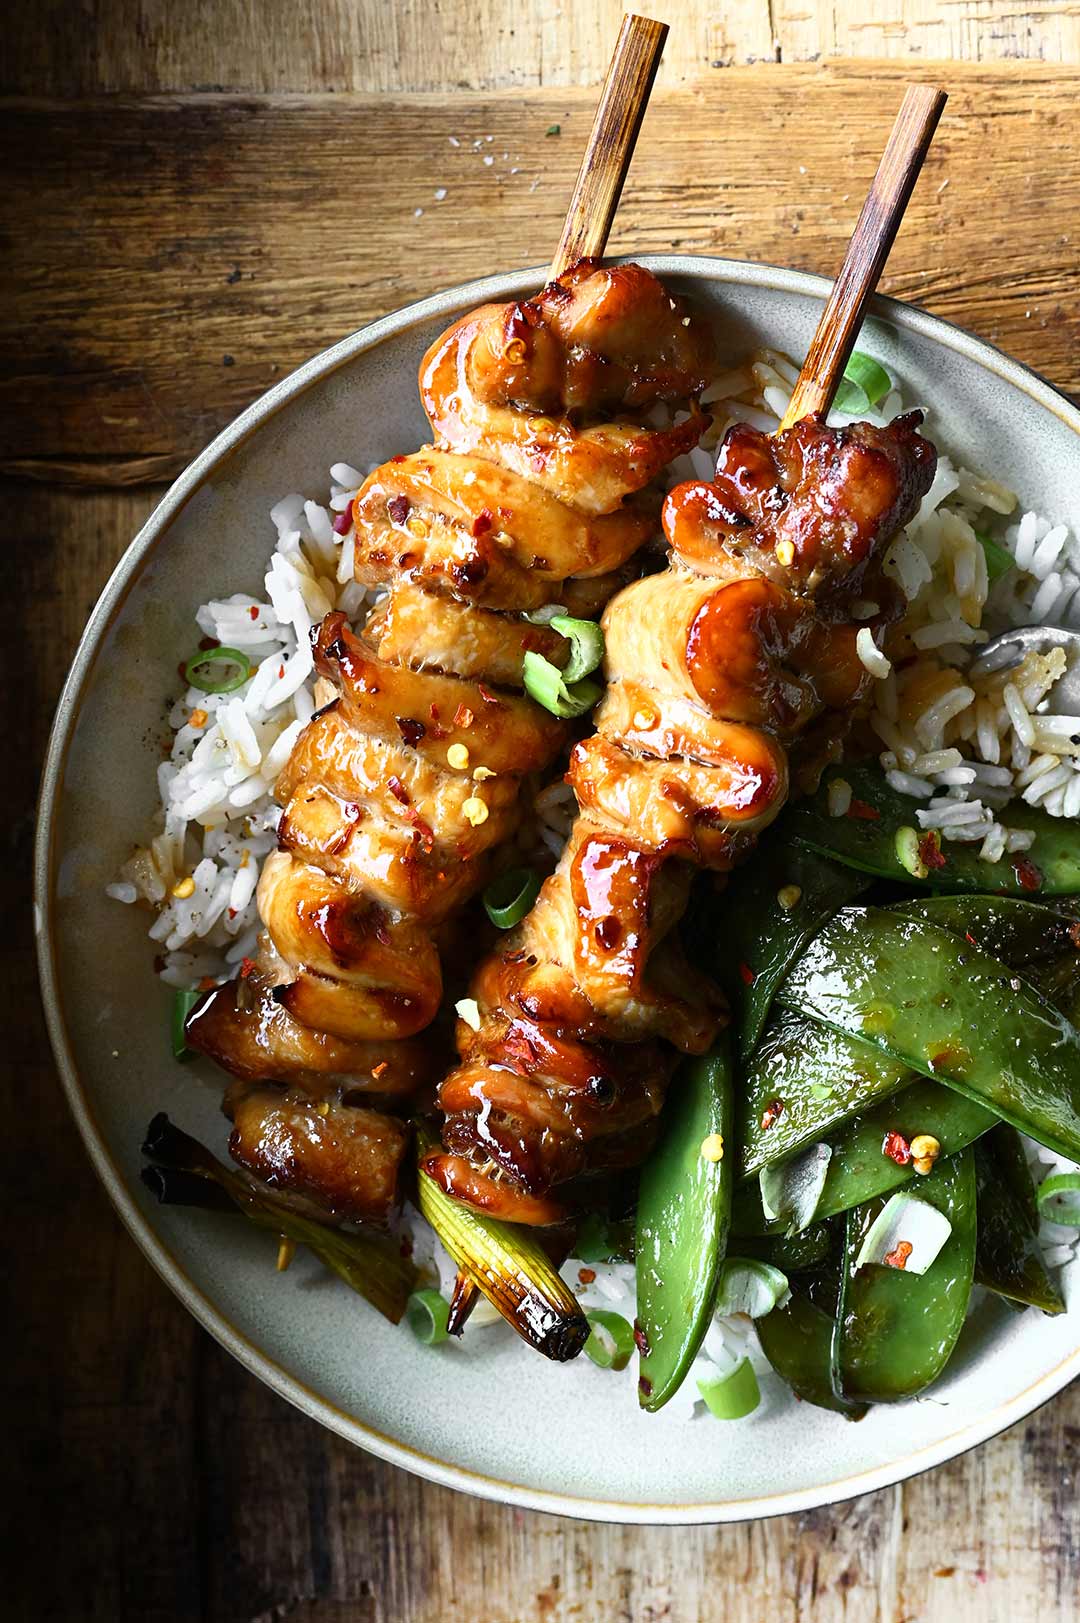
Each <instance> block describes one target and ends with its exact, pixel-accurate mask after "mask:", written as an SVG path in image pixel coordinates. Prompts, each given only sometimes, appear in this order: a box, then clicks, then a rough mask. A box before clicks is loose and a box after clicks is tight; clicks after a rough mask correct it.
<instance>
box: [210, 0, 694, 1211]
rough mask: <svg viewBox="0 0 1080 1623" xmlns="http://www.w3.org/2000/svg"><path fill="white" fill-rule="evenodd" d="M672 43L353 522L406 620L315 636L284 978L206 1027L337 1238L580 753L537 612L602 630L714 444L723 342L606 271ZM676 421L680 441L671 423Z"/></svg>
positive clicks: (442, 358)
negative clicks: (471, 949)
mask: <svg viewBox="0 0 1080 1623" xmlns="http://www.w3.org/2000/svg"><path fill="white" fill-rule="evenodd" d="M665 34H666V29H665V28H664V27H663V26H662V25H660V24H654V23H650V22H648V21H647V20H646V19H641V18H637V19H635V18H630V19H628V20H627V23H626V24H625V25H624V29H623V34H622V36H621V38H620V48H619V50H618V51H617V53H616V58H615V61H614V63H613V65H612V70H611V73H610V74H609V79H608V83H607V85H606V87H605V92H604V96H603V99H602V101H601V105H600V109H599V111H598V115H597V122H596V127H595V128H594V132H593V139H592V142H591V143H590V149H589V154H587V155H586V162H585V164H584V165H583V169H582V175H581V176H580V177H579V182H578V187H577V190H576V192H575V198H574V203H573V205H572V208H571V212H570V216H569V217H568V222H567V227H566V229H565V230H564V233H563V239H562V243H561V246H560V252H559V256H558V258H557V260H556V267H555V268H556V270H557V272H558V279H556V280H552V281H551V282H549V283H548V285H547V286H546V287H545V288H544V289H543V291H542V292H541V293H540V294H539V295H538V296H537V297H536V298H535V299H531V300H527V301H518V302H514V303H511V304H507V305H487V306H484V307H483V308H481V309H479V310H477V311H474V312H473V313H472V314H470V315H468V316H465V317H463V318H462V319H461V320H459V321H458V322H456V323H455V324H454V325H453V326H452V327H451V328H450V330H449V331H448V332H447V333H446V334H444V335H443V337H442V338H441V339H439V340H438V341H437V342H436V343H435V344H434V345H433V346H432V348H431V349H430V350H429V352H428V354H427V355H426V356H425V357H424V361H423V363H422V366H421V373H420V387H421V395H422V399H423V402H424V406H425V410H426V412H427V415H428V417H429V420H430V422H431V425H432V430H433V434H434V443H433V444H432V445H429V446H427V447H425V448H423V449H422V450H420V451H418V452H416V453H413V454H412V455H409V456H398V457H394V458H393V459H392V460H391V461H389V462H387V463H385V464H384V465H383V466H382V467H380V468H378V469H376V470H375V472H374V473H372V474H371V475H370V476H369V477H368V479H367V480H366V481H365V483H364V485H363V487H362V488H361V490H360V491H359V493H358V495H357V497H356V500H355V503H354V507H353V519H354V529H355V534H354V537H353V539H352V542H351V545H352V550H353V557H354V569H355V576H356V579H357V580H359V581H361V582H363V583H364V584H365V585H367V586H368V587H372V588H378V589H380V590H381V591H383V593H384V595H383V597H382V598H381V600H380V601H379V603H378V606H377V607H376V609H375V610H374V612H373V613H372V615H371V616H370V618H369V619H368V621H367V622H366V624H365V625H364V627H363V628H362V630H361V631H360V632H359V633H356V632H354V631H353V630H352V629H351V628H350V627H349V625H348V623H347V621H346V618H345V616H344V615H342V614H340V613H334V614H331V615H329V616H327V618H326V619H325V620H324V621H323V622H322V624H321V625H320V626H319V627H318V628H317V632H316V633H315V634H314V637H313V644H314V652H315V664H316V669H317V671H318V673H319V675H320V677H321V678H322V679H323V681H324V682H325V684H326V685H327V693H328V695H329V702H327V703H325V704H324V706H323V708H322V709H321V710H320V711H319V712H318V713H317V714H316V715H315V716H314V717H313V718H312V720H311V722H310V723H309V724H308V726H307V727H306V728H305V730H304V732H303V733H302V734H301V736H300V738H299V739H298V740H297V743H296V745H295V747H294V749H293V753H292V755H291V757H290V760H289V762H288V763H287V765H286V767H285V769H284V772H283V773H282V775H281V778H280V779H279V782H278V785H277V796H278V799H279V801H280V802H281V804H282V806H283V812H282V816H281V821H280V824H279V828H278V850H277V851H276V852H275V853H274V854H273V855H271V856H270V857H269V858H268V859H267V861H266V863H265V864H264V868H263V872H262V875H261V878H260V882H259V889H258V902H259V912H260V917H261V919H262V922H263V925H264V934H263V937H262V941H261V946H260V951H259V956H258V959H257V961H256V962H255V963H254V964H253V965H250V966H246V967H247V969H248V973H247V974H246V975H244V976H242V977H241V978H240V979H239V980H238V981H235V982H231V983H229V984H228V985H226V986H222V987H220V988H218V989H217V990H215V991H214V992H212V993H211V994H210V995H209V996H208V997H206V998H205V999H204V1000H203V1001H202V1002H201V1003H200V1004H199V1005H198V1006H197V1007H196V1008H195V1010H194V1011H193V1013H192V1015H191V1016H190V1018H189V1020H188V1023H187V1039H188V1042H189V1044H190V1046H191V1047H193V1048H195V1049H198V1050H200V1051H202V1052H203V1053H206V1054H208V1055H209V1056H210V1057H212V1058H213V1059H215V1060H216V1061H217V1062H218V1063H219V1064H220V1065H222V1066H223V1067H224V1068H225V1069H226V1070H227V1071H229V1072H231V1073H232V1075H233V1076H234V1077H235V1078H236V1079H237V1080H236V1082H234V1084H233V1085H232V1086H231V1087H230V1089H229V1090H228V1092H227V1094H226V1100H225V1108H226V1111H227V1113H228V1114H230V1115H231V1117H232V1119H233V1123H234V1130H233V1134H232V1139H231V1142H230V1149H231V1152H232V1154H233V1156H234V1157H235V1158H236V1159H237V1160H238V1161H239V1162H241V1163H242V1164H243V1165H244V1166H245V1167H247V1168H248V1169H249V1170H250V1171H251V1172H253V1173H255V1174H256V1175H257V1176H259V1177H261V1178H265V1179H268V1180H270V1181H271V1182H272V1183H274V1184H275V1185H276V1186H277V1187H280V1188H283V1189H285V1190H286V1191H290V1192H292V1193H295V1194H296V1195H298V1196H302V1197H304V1198H305V1199H307V1200H309V1201H314V1202H315V1203H316V1204H321V1205H322V1206H323V1207H324V1208H325V1209H326V1210H327V1211H328V1212H330V1213H332V1214H333V1215H334V1216H336V1217H344V1218H352V1219H364V1220H372V1219H376V1220H377V1219H379V1218H385V1216H386V1215H388V1213H389V1211H390V1209H391V1207H392V1205H393V1202H394V1199H395V1194H396V1190H397V1185H398V1172H399V1169H400V1166H401V1162H402V1159H403V1157H404V1154H405V1151H406V1147H407V1143H408V1137H409V1134H408V1129H407V1126H406V1124H405V1122H404V1121H402V1120H401V1118H400V1116H398V1115H397V1114H396V1113H395V1109H400V1108H401V1107H402V1106H403V1105H406V1104H407V1102H408V1101H409V1100H410V1099H412V1098H414V1097H415V1096H416V1094H417V1092H418V1091H419V1090H420V1089H421V1088H422V1087H423V1086H424V1085H425V1081H426V1080H427V1079H428V1078H429V1076H430V1074H431V1069H432V1051H431V1047H430V1045H429V1044H428V1042H427V1040H426V1039H425V1037H424V1036H423V1035H422V1034H423V1033H424V1032H425V1030H426V1028H427V1027H428V1026H429V1025H430V1023H431V1021H432V1020H433V1018H434V1017H435V1015H436V1013H437V1011H438V1009H439V1005H440V1002H441V998H442V975H441V966H440V945H441V944H443V943H445V942H447V941H449V940H450V931H451V929H452V926H453V923H454V918H455V915H456V914H458V913H459V912H460V909H461V907H462V905H463V904H464V903H465V902H466V901H467V900H468V898H469V897H471V896H472V895H473V894H474V893H475V892H476V890H477V889H478V888H479V887H480V886H481V885H482V884H483V883H484V881H485V879H486V877H487V874H488V871H489V859H490V856H491V854H492V852H493V851H494V850H495V848H496V847H497V846H498V845H499V844H500V843H502V842H504V841H505V840H507V839H508V838H509V837H510V836H511V835H512V833H513V832H514V830H515V828H516V826H517V824H518V822H519V821H520V817H521V800H522V777H523V775H525V774H526V773H530V772H535V771H540V770H543V769H544V768H545V767H547V766H548V765H550V763H551V762H552V760H553V759H554V758H555V756H556V755H557V753H558V751H559V749H560V748H561V747H562V745H563V743H564V741H565V738H566V727H565V724H564V722H562V721H560V720H559V719H557V718H556V717H555V716H553V715H552V714H550V713H549V712H548V711H546V710H544V709H543V708H541V707H540V706H539V705H538V704H537V703H535V702H534V700H533V699H532V698H531V697H529V696H528V695H527V694H526V693H524V692H523V691H522V686H523V667H524V664H525V659H526V655H528V654H530V653H534V654H536V653H539V654H541V655H542V656H544V657H545V658H546V659H547V660H549V661H550V662H551V663H552V665H554V666H556V667H557V666H558V665H560V664H565V661H566V658H567V652H568V644H567V643H566V641H565V640H564V639H563V638H562V637H560V636H559V635H558V634H557V633H556V632H555V631H553V630H551V629H550V628H548V627H545V626H537V625H535V624H532V623H530V621H529V620H527V619H526V618H525V617H524V613H525V612H527V611H533V610H535V609H537V608H538V607H540V606H541V605H543V604H545V603H547V602H549V601H551V600H552V599H553V598H558V599H559V601H560V602H561V603H562V604H563V605H565V607H566V609H567V611H568V613H569V614H570V615H571V616H589V615H592V614H595V613H596V612H597V611H598V610H599V609H600V608H601V607H602V606H603V604H604V602H605V601H606V599H607V597H608V596H610V594H611V591H612V590H613V589H614V588H615V586H616V585H619V584H622V582H623V581H624V580H625V579H626V578H627V570H628V566H629V565H630V560H631V559H632V558H633V555H634V554H635V553H636V552H637V551H638V549H639V548H640V547H641V545H642V544H643V543H644V542H645V541H646V540H647V539H649V538H650V537H651V536H652V535H653V534H655V533H656V531H657V530H658V516H659V507H660V501H661V495H660V492H659V490H658V489H657V488H652V489H650V486H654V481H655V479H656V476H657V474H658V473H660V472H661V471H662V469H663V468H664V466H665V465H666V464H667V463H668V462H669V461H670V460H671V459H672V458H673V457H675V456H676V455H678V454H679V453H680V452H682V451H685V450H687V449H689V448H690V446H692V445H693V444H695V443H696V441H697V439H698V438H699V437H700V433H701V431H702V429H703V427H704V426H705V424H706V422H707V418H706V417H705V415H704V414H702V413H701V412H700V411H699V409H698V408H697V404H696V397H697V395H698V393H699V392H700V390H701V389H702V388H703V386H704V384H705V382H706V380H707V377H708V373H709V354H708V350H709V345H708V338H707V334H706V332H705V330H704V328H703V327H702V325H701V323H700V322H699V321H698V319H697V318H696V317H694V316H693V315H692V314H691V313H690V312H688V311H687V309H686V308H685V307H684V306H683V304H682V302H681V301H679V300H678V299H676V298H674V297H672V296H670V295H669V294H668V293H667V291H666V290H665V289H664V288H663V287H662V285H661V284H660V282H659V281H658V280H657V279H656V278H655V277H654V276H652V275H651V273H650V272H648V271H645V270H642V269H641V268H640V267H638V266H635V265H620V266H615V267H610V268H604V267H601V266H600V265H599V264H598V263H597V260H596V257H595V256H596V255H598V254H599V253H600V252H602V249H603V246H604V243H605V241H606V236H607V231H608V229H609V227H610V223H611V217H612V214H613V212H614V207H615V203H616V202H617V199H618V194H619V189H620V187H621V184H622V178H623V176H624V175H625V172H626V168H627V165H628V164H629V160H630V153H631V150H632V146H633V140H634V137H635V135H636V132H637V128H638V126H639V125H640V121H641V116H642V113H643V110H644V101H645V97H646V96H647V93H648V88H649V85H650V84H651V81H652V76H653V73H654V72H655V67H656V62H657V60H658V57H659V52H660V48H661V46H662V43H663V37H664V35H665ZM598 153H599V154H602V157H603V161H602V162H601V161H600V158H599V157H598ZM590 155H591V162H590ZM594 196H595V197H596V198H597V199H598V206H597V208H596V209H595V210H594V209H592V207H591V203H592V199H593V198H594ZM579 253H585V254H586V255H589V256H591V257H586V258H584V259H581V258H578V257H576V256H577V255H578V254H579ZM571 255H573V256H575V257H574V258H573V260H572V261H571V259H570V258H569V256H571ZM660 403H667V404H668V405H670V406H671V407H672V408H674V407H676V406H681V407H683V408H685V414H684V418H683V420H682V421H680V422H678V423H677V424H675V423H673V424H671V425H669V426H666V427H657V426H655V424H654V423H653V422H652V421H650V420H647V419H648V418H649V417H650V414H651V413H652V412H653V411H654V409H655V407H656V406H657V405H658V404H660ZM673 414H674V412H672V415H673ZM373 1106H377V1108H373Z"/></svg>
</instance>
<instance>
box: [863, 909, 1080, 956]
mask: <svg viewBox="0 0 1080 1623" xmlns="http://www.w3.org/2000/svg"><path fill="white" fill-rule="evenodd" d="M889 911H890V912H891V913H902V914H903V915H904V917H905V918H909V919H923V920H925V922H926V923H927V924H936V925H938V926H939V928H940V929H942V930H951V931H952V933H953V935H958V936H963V937H964V939H965V940H966V941H967V942H968V943H969V945H971V946H975V947H981V948H982V950H983V952H988V953H989V954H990V956H991V958H1000V959H1001V961H1002V963H1004V964H1009V965H1011V966H1012V968H1013V969H1021V968H1023V967H1024V966H1025V965H1028V964H1033V963H1038V962H1041V961H1042V960H1043V959H1046V958H1054V957H1058V956H1059V955H1062V954H1066V955H1067V954H1069V953H1071V955H1072V958H1073V960H1075V961H1076V963H1077V964H1080V953H1078V952H1077V944H1076V941H1075V940H1074V938H1073V934H1072V932H1073V931H1074V930H1075V929H1076V925H1077V920H1078V919H1080V908H1078V907H1077V905H1076V902H1075V901H1074V900H1073V899H1072V898H1071V897H1070V898H1068V899H1066V898H1062V900H1061V901H1052V902H1029V901H1025V900H1022V899H1021V898H1020V897H1018V896H920V897H918V898H917V899H915V900H911V901H904V902H895V903H893V905H892V907H890V909H889Z"/></svg>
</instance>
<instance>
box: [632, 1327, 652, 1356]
mask: <svg viewBox="0 0 1080 1623" xmlns="http://www.w3.org/2000/svg"><path fill="white" fill-rule="evenodd" d="M634 1346H635V1347H636V1348H637V1350H638V1352H639V1353H640V1354H641V1356H642V1358H648V1356H649V1353H650V1352H651V1351H652V1349H651V1347H650V1346H649V1338H648V1336H647V1335H646V1333H645V1331H644V1329H643V1328H642V1326H641V1324H640V1323H639V1322H638V1320H637V1319H635V1320H634Z"/></svg>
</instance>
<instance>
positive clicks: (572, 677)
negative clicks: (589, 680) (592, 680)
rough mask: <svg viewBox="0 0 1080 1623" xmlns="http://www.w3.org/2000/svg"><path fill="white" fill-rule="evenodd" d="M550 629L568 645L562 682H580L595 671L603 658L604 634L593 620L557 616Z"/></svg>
mask: <svg viewBox="0 0 1080 1623" xmlns="http://www.w3.org/2000/svg"><path fill="white" fill-rule="evenodd" d="M551 629H552V631H557V632H558V633H559V636H560V637H565V638H566V640H567V642H568V643H569V644H570V658H569V659H568V660H567V662H566V665H565V666H564V667H563V672H562V679H563V681H564V682H566V683H572V682H580V680H581V678H582V677H583V676H588V675H589V673H590V671H595V670H596V668H597V666H598V665H599V664H600V663H601V661H602V660H603V657H604V633H603V632H602V631H601V630H600V627H599V626H598V625H597V623H596V621H595V620H575V619H574V618H573V617H572V616H571V615H569V614H557V615H556V616H555V617H554V619H553V620H552V622H551Z"/></svg>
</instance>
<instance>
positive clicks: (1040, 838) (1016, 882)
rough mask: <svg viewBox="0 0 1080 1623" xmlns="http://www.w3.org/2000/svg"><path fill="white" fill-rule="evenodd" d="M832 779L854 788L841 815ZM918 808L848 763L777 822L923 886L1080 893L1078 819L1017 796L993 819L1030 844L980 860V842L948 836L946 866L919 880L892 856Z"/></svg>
mask: <svg viewBox="0 0 1080 1623" xmlns="http://www.w3.org/2000/svg"><path fill="white" fill-rule="evenodd" d="M836 777H841V778H844V779H846V781H847V782H848V783H850V785H851V788H852V793H853V799H852V810H851V811H850V812H849V813H848V814H847V815H846V816H844V817H833V816H831V815H830V813H829V808H828V792H829V783H830V782H831V781H832V780H833V778H836ZM917 808H918V802H917V801H914V800H910V799H909V798H908V797H907V796H906V795H900V794H897V793H896V791H895V790H894V789H890V787H889V785H888V784H887V783H886V781H885V778H884V775H883V774H882V772H881V770H880V769H879V768H878V767H876V766H866V765H860V766H845V767H841V768H837V769H835V770H833V771H830V772H829V773H827V774H826V776H825V778H824V779H823V780H822V784H821V787H820V789H819V790H818V792H817V794H816V795H813V796H811V797H810V798H809V799H807V800H803V801H800V802H798V804H796V805H794V806H792V807H791V808H790V810H789V811H787V812H785V814H784V817H783V819H782V821H781V823H780V824H779V825H778V827H779V828H780V829H781V830H782V836H783V837H784V838H785V839H788V840H795V841H797V842H798V843H799V844H800V845H805V846H808V847H809V849H810V850H811V851H816V852H817V853H818V854H819V855H820V856H824V857H831V858H832V859H833V861H835V862H842V863H844V864H846V865H847V866H849V867H852V868H859V869H861V870H862V872H863V873H871V874H877V875H878V876H879V877H881V878H883V879H895V880H898V881H900V883H902V884H905V885H919V886H920V887H921V888H925V889H926V890H943V891H945V890H947V891H956V890H965V891H984V892H990V893H991V894H998V893H1004V894H1007V895H1011V896H1025V895H1028V894H1029V893H1030V892H1031V891H1033V890H1037V891H1039V892H1041V894H1042V895H1044V896H1061V895H1066V896H1067V895H1073V894H1075V893H1076V892H1078V891H1080V825H1078V824H1077V823H1076V821H1075V820H1073V819H1071V818H1064V817H1048V816H1047V814H1046V813H1045V812H1042V811H1039V810H1038V809H1037V808H1031V807H1028V806H1025V805H1024V804H1023V803H1022V802H1021V803H1018V804H1016V805H1012V806H1006V807H1005V809H1004V811H1002V812H1000V813H999V814H998V821H999V822H1001V823H1003V824H1004V825H1005V826H1006V827H1007V828H1023V829H1027V830H1029V831H1030V832H1031V833H1033V834H1034V836H1035V840H1034V843H1033V845H1032V846H1031V848H1030V850H1028V851H1025V852H1024V853H1023V854H1022V855H1017V856H1015V857H1003V858H1002V860H1001V861H1000V862H983V861H982V860H981V859H980V857H979V855H978V849H979V848H978V846H977V845H968V844H960V843H959V842H950V841H948V840H945V841H943V842H942V846H941V856H942V857H943V858H944V865H943V866H942V867H939V868H933V867H932V868H930V869H929V872H928V873H927V875H926V877H925V879H918V878H916V877H915V876H914V875H913V874H912V873H911V871H910V869H908V868H906V867H905V866H904V864H903V863H902V862H901V861H900V859H899V857H898V856H897V852H896V836H897V833H898V832H899V831H900V830H901V829H903V828H914V827H917V819H916V816H915V813H916V810H917Z"/></svg>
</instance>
